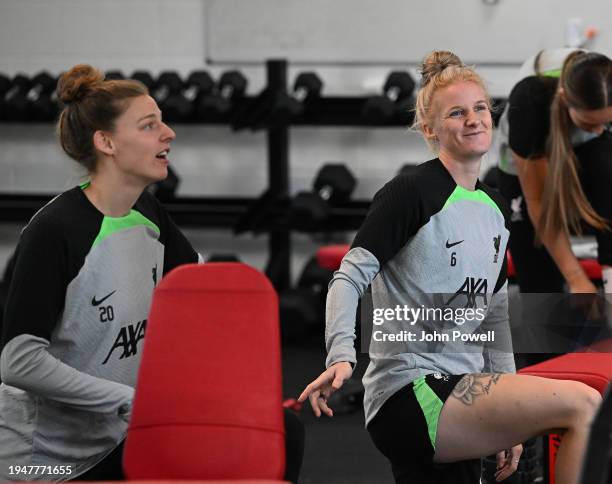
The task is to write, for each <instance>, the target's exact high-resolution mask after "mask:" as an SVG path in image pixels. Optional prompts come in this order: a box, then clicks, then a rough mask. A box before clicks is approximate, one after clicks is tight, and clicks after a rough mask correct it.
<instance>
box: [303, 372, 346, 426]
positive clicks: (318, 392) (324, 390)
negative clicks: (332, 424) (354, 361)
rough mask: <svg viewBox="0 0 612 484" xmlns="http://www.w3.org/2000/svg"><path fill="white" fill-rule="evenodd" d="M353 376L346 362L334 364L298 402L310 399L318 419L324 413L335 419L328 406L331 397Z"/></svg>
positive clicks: (314, 382) (308, 388) (309, 386)
mask: <svg viewBox="0 0 612 484" xmlns="http://www.w3.org/2000/svg"><path fill="white" fill-rule="evenodd" d="M352 374H353V368H352V367H351V364H350V363H348V362H346V361H340V362H338V363H334V364H333V365H332V366H330V367H329V368H328V369H327V370H325V371H324V372H323V373H321V374H320V375H319V378H317V379H316V380H315V381H313V382H311V383H310V384H309V385H308V386H307V387H306V388H305V389H304V391H303V392H302V394H301V395H300V396H299V397H298V402H303V401H304V400H306V398H308V399H309V400H310V406H311V407H312V410H313V412H314V414H315V415H316V416H317V417H320V416H321V412H323V413H324V414H325V415H327V416H328V417H333V416H334V412H333V410H332V409H331V408H329V407H328V406H327V399H328V398H329V396H330V395H331V394H332V393H334V392H335V391H336V390H338V389H339V388H340V387H341V386H342V385H343V384H344V382H345V381H346V380H348V379H349V378H350V377H351V375H352Z"/></svg>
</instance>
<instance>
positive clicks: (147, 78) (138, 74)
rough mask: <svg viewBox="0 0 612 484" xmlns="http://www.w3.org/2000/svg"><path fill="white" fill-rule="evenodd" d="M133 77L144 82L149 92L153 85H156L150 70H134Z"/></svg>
mask: <svg viewBox="0 0 612 484" xmlns="http://www.w3.org/2000/svg"><path fill="white" fill-rule="evenodd" d="M131 79H134V80H135V81H139V82H142V83H143V84H144V85H145V86H146V87H147V89H148V90H149V92H151V91H152V89H153V87H154V86H155V80H154V79H153V76H152V75H151V73H150V72H148V71H134V72H133V73H132V77H131Z"/></svg>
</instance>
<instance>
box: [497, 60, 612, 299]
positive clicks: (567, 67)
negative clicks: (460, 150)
mask: <svg viewBox="0 0 612 484" xmlns="http://www.w3.org/2000/svg"><path fill="white" fill-rule="evenodd" d="M519 78H520V79H521V80H520V81H519V82H518V83H517V84H516V85H515V86H514V88H513V89H512V92H511V93H510V97H509V101H508V106H507V108H506V110H505V112H504V114H503V115H502V119H501V123H500V132H501V134H502V142H501V148H502V151H501V156H500V164H499V167H500V170H501V174H500V188H501V191H502V193H503V194H504V196H505V197H506V198H507V199H508V200H509V201H511V206H512V212H513V213H512V226H511V232H512V238H511V241H510V252H511V253H512V258H513V260H514V263H515V266H516V273H517V278H518V282H519V286H520V289H521V292H526V293H558V292H562V291H563V286H564V285H565V284H567V286H568V288H569V291H570V292H571V293H595V292H596V288H595V286H594V285H593V283H592V282H591V281H590V280H589V278H588V277H587V275H586V274H585V272H584V270H583V269H582V267H581V266H580V264H579V262H578V259H577V258H576V256H575V255H574V254H573V252H572V248H571V245H570V241H569V235H570V234H571V233H574V234H581V233H582V232H583V230H584V229H585V228H586V227H587V226H588V227H589V228H588V230H589V231H590V232H592V233H594V234H595V236H596V237H597V245H598V259H599V262H600V264H601V265H602V266H603V275H604V281H605V282H604V289H605V292H606V293H612V230H611V229H612V226H611V225H610V223H612V197H611V196H610V187H611V186H612V160H611V158H610V156H611V155H610V153H612V134H611V133H610V130H609V125H610V123H611V122H612V61H611V60H610V59H609V58H608V57H607V56H605V55H603V54H598V53H595V52H585V51H582V50H576V49H553V50H545V51H542V52H540V53H539V54H538V55H537V56H535V57H534V58H532V59H529V60H528V61H526V62H525V64H524V65H523V67H522V68H521V72H520V74H519Z"/></svg>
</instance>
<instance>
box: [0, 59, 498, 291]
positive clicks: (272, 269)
mask: <svg viewBox="0 0 612 484" xmlns="http://www.w3.org/2000/svg"><path fill="white" fill-rule="evenodd" d="M287 67H288V63H287V61H286V60H282V59H272V60H268V61H267V62H266V77H267V84H266V88H265V90H264V92H263V93H262V94H265V95H266V96H267V99H273V98H274V96H276V95H283V94H287V91H288V88H287ZM261 100H262V95H259V96H244V97H243V98H242V99H240V100H239V101H237V105H236V106H234V107H233V108H232V109H231V110H230V111H229V112H228V113H227V114H226V115H225V116H223V117H220V118H219V117H217V118H214V119H210V120H209V121H204V122H206V123H209V124H229V125H230V126H232V127H233V128H234V129H244V128H250V129H265V130H266V131H267V151H268V160H267V162H268V163H267V165H268V189H267V190H266V191H265V192H264V193H263V194H262V195H261V196H260V197H259V198H229V197H228V198H225V197H179V198H175V199H172V200H169V201H167V202H165V206H166V208H167V209H168V211H169V213H170V214H171V216H172V217H173V219H174V220H175V221H176V223H177V224H179V225H182V226H198V227H205V228H233V229H234V230H235V231H236V232H237V233H241V232H245V231H253V232H255V233H264V232H265V233H267V234H268V248H269V260H268V263H267V267H266V274H267V275H268V277H269V278H270V280H271V281H272V283H273V284H274V286H275V288H276V289H277V290H278V291H279V292H280V291H283V290H284V289H287V288H288V287H289V285H290V280H291V274H290V256H291V231H292V230H294V229H293V228H292V227H291V225H290V223H289V216H288V214H289V209H290V198H289V193H290V187H289V179H290V160H289V143H290V138H289V136H290V126H369V127H388V126H406V125H408V124H409V120H407V117H406V115H405V114H404V115H395V116H393V117H391V118H388V119H386V120H384V121H382V122H381V121H380V120H378V121H376V122H373V121H372V120H368V119H367V118H366V117H364V115H363V107H364V105H365V103H366V102H367V100H368V97H365V96H353V97H348V96H347V97H324V96H321V97H317V98H315V99H310V100H306V101H304V102H303V106H302V109H301V112H299V113H297V114H292V115H289V116H288V115H287V114H286V113H285V115H284V116H280V117H278V116H276V117H275V116H273V115H272V116H270V118H269V119H268V120H266V119H264V120H263V121H261V120H260V121H259V122H258V123H257V126H248V125H244V123H242V122H241V120H240V116H241V115H242V116H244V113H245V112H247V113H248V111H249V109H251V110H253V109H259V106H258V104H257V103H258V102H259V103H261ZM494 102H503V100H499V99H498V100H494ZM272 109H273V108H272ZM279 119H280V121H279ZM191 122H193V121H191ZM51 198H52V196H51V195H37V194H36V195H22V194H0V221H5V222H25V221H27V220H29V219H30V218H31V217H32V215H33V214H34V213H35V212H36V211H37V210H38V209H39V208H40V207H41V206H42V205H44V204H45V203H47V202H48V201H49V200H51ZM369 204H370V201H368V200H356V201H350V202H346V203H343V204H341V205H332V207H331V217H330V219H329V220H328V222H327V223H326V225H325V226H322V227H320V230H321V231H338V230H357V229H358V228H359V226H360V225H361V223H362V221H363V219H364V217H365V215H366V213H367V210H368V208H369Z"/></svg>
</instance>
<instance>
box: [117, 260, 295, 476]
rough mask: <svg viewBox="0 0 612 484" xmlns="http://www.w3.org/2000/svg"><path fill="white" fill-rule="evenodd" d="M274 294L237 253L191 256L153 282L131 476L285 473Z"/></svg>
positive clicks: (127, 463)
mask: <svg viewBox="0 0 612 484" xmlns="http://www.w3.org/2000/svg"><path fill="white" fill-rule="evenodd" d="M280 364H281V357H280V332H279V323H278V298H277V295H276V292H275V291H274V288H273V287H272V285H271V284H270V282H269V281H268V280H267V279H266V278H265V276H263V275H262V274H261V273H259V272H258V271H256V270H255V269H253V268H251V267H249V266H246V265H244V264H239V263H218V264H203V265H197V264H190V265H185V266H182V267H179V268H177V269H175V270H174V271H172V272H171V273H170V274H168V275H167V276H166V277H165V278H164V279H163V280H162V281H161V282H160V284H159V286H158V287H157V289H156V290H155V293H154V296H153V303H152V306H151V312H150V315H149V321H148V323H147V334H146V338H145V345H144V351H143V356H142V362H141V367H140V372H139V377H138V383H137V387H136V397H135V401H134V406H133V411H132V419H131V422H130V427H129V430H128V438H127V441H126V448H125V455H124V468H125V472H126V475H127V476H128V478H130V479H279V478H281V477H282V476H283V472H284V465H285V455H284V423H283V414H282V406H281V404H282V389H281V369H280V368H281V367H280Z"/></svg>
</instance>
